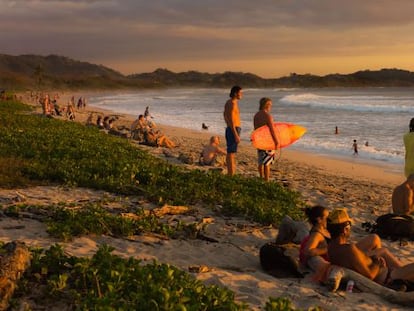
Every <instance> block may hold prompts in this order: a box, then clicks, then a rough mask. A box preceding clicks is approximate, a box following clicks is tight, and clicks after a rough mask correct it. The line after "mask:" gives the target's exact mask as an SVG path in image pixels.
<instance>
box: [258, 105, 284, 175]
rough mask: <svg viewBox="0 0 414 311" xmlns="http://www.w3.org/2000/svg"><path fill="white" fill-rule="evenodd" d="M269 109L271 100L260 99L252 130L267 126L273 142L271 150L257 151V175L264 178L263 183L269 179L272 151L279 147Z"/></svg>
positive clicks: (273, 153) (272, 158) (273, 154)
mask: <svg viewBox="0 0 414 311" xmlns="http://www.w3.org/2000/svg"><path fill="white" fill-rule="evenodd" d="M271 108H272V100H271V99H270V98H267V97H263V98H261V99H260V102H259V111H258V112H257V113H256V114H255V115H254V118H253V125H254V129H258V128H259V127H261V126H263V125H267V126H268V127H269V130H270V134H271V135H272V138H273V142H274V149H273V150H260V149H258V150H257V157H258V170H259V175H260V177H261V178H264V180H265V181H268V180H269V178H270V165H271V164H272V163H273V161H274V157H275V152H274V150H276V149H277V147H278V145H279V142H278V140H277V137H276V133H275V130H274V128H273V117H272V115H271V114H270V110H271Z"/></svg>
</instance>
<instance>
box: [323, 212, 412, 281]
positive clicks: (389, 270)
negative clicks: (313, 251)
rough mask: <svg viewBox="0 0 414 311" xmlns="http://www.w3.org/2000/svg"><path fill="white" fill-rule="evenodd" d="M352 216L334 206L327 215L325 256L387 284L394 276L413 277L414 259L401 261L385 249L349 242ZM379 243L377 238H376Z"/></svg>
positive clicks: (398, 277)
mask: <svg viewBox="0 0 414 311" xmlns="http://www.w3.org/2000/svg"><path fill="white" fill-rule="evenodd" d="M351 224H352V220H351V219H350V218H349V216H348V213H347V212H346V210H345V209H343V208H341V209H335V210H334V211H332V212H331V213H330V215H329V217H328V226H327V228H328V231H329V233H330V234H331V241H330V242H329V244H328V255H329V260H330V261H331V263H332V264H335V265H338V266H341V267H344V268H348V269H351V270H354V271H355V272H358V273H359V274H361V275H363V276H365V277H367V278H369V279H371V280H373V281H375V282H376V283H378V284H381V285H385V286H391V284H392V283H393V281H395V280H405V281H410V282H412V281H414V263H410V264H407V265H403V264H402V263H401V262H400V261H399V260H398V259H397V258H396V257H395V256H394V255H393V254H392V253H391V252H390V251H388V249H386V248H381V246H380V244H379V247H378V245H377V247H376V248H375V249H371V250H367V249H366V248H365V246H366V245H365V246H364V245H360V243H350V242H349V239H350V237H351ZM379 243H381V240H379Z"/></svg>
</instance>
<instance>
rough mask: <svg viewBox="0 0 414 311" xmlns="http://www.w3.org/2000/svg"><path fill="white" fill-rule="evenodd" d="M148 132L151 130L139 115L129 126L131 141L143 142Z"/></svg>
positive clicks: (142, 116)
mask: <svg viewBox="0 0 414 311" xmlns="http://www.w3.org/2000/svg"><path fill="white" fill-rule="evenodd" d="M150 130H151V128H150V126H149V125H148V123H147V121H146V120H145V118H144V115H142V114H140V115H139V116H138V118H137V119H136V120H135V121H134V122H132V124H131V137H132V139H135V140H138V141H143V140H144V134H145V133H146V132H148V131H150Z"/></svg>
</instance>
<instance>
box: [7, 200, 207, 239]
mask: <svg viewBox="0 0 414 311" xmlns="http://www.w3.org/2000/svg"><path fill="white" fill-rule="evenodd" d="M103 203H104V202H95V203H86V204H84V205H83V206H73V205H72V204H65V203H59V204H56V205H49V206H36V205H25V204H15V205H10V206H8V207H7V208H6V209H4V211H3V212H4V214H5V215H6V216H8V217H14V218H20V217H22V212H29V213H31V214H34V215H36V216H37V217H36V218H37V219H39V220H42V221H44V222H45V223H46V225H47V232H48V233H49V234H50V235H51V236H53V237H55V238H58V239H61V240H63V241H70V240H72V239H73V238H74V237H79V236H82V235H88V234H95V235H103V234H104V235H109V236H114V237H130V236H133V235H139V234H142V233H157V234H161V235H165V236H167V237H170V238H175V237H176V236H179V235H180V234H181V235H180V236H182V235H184V234H185V235H186V236H188V237H196V236H197V232H198V231H199V228H198V227H197V224H196V223H189V224H185V223H182V222H180V221H178V222H174V225H170V224H166V223H163V222H162V221H161V219H160V218H158V217H157V216H156V215H155V214H154V213H150V212H148V211H145V210H144V209H143V208H142V207H137V208H135V209H134V210H133V211H130V210H129V209H128V208H117V209H116V211H109V210H108V208H106V207H105V206H104V204H103ZM122 213H127V216H123V215H122Z"/></svg>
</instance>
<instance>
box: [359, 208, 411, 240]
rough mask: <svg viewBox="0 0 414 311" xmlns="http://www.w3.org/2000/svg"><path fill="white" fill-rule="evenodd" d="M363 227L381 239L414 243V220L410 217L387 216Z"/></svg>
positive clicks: (380, 217)
mask: <svg viewBox="0 0 414 311" xmlns="http://www.w3.org/2000/svg"><path fill="white" fill-rule="evenodd" d="M363 227H365V228H366V230H367V231H369V232H371V233H377V234H378V235H379V236H380V237H381V238H385V239H387V238H389V239H391V240H392V241H396V240H411V241H414V218H412V217H411V216H409V215H397V214H385V215H382V216H379V217H378V218H377V220H376V223H374V224H369V223H365V224H363Z"/></svg>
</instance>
